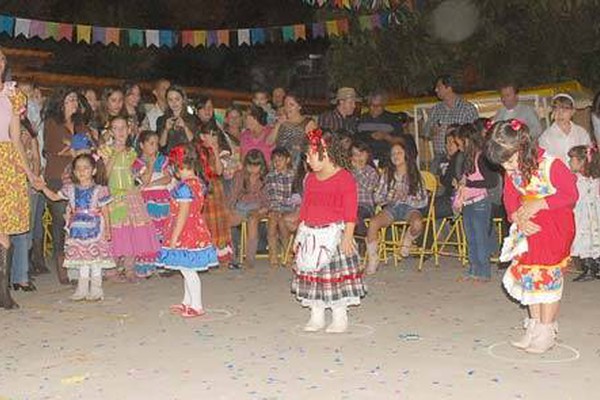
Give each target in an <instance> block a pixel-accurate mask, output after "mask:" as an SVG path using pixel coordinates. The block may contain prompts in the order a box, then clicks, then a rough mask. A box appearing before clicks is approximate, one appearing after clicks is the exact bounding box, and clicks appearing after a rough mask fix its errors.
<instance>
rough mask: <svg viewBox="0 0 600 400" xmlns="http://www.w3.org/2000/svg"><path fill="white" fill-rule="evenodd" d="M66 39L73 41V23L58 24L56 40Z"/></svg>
mask: <svg viewBox="0 0 600 400" xmlns="http://www.w3.org/2000/svg"><path fill="white" fill-rule="evenodd" d="M63 39H66V40H67V41H68V42H72V41H73V25H72V24H63V23H60V24H58V40H59V41H60V40H63Z"/></svg>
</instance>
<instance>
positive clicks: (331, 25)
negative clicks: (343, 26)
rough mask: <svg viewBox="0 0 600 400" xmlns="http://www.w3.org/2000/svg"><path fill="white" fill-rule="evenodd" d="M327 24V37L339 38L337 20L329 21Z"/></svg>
mask: <svg viewBox="0 0 600 400" xmlns="http://www.w3.org/2000/svg"><path fill="white" fill-rule="evenodd" d="M325 24H326V26H327V35H328V36H339V32H338V26H337V21H336V20H333V21H327V22H326V23H325Z"/></svg>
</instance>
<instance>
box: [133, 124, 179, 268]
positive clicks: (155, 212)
mask: <svg viewBox="0 0 600 400" xmlns="http://www.w3.org/2000/svg"><path fill="white" fill-rule="evenodd" d="M158 139H159V136H158V133H156V132H154V131H142V133H141V134H140V136H139V146H140V149H141V153H142V154H141V155H140V156H139V157H138V158H137V159H136V160H135V161H134V162H133V166H132V169H133V175H134V176H135V179H136V181H137V183H138V184H139V188H140V191H141V194H142V198H143V199H144V203H145V204H146V210H147V211H148V215H150V218H151V219H152V223H153V225H154V229H155V232H156V237H157V238H158V241H159V242H160V243H162V242H163V240H164V236H165V228H166V225H167V220H168V218H169V203H170V201H171V194H170V193H169V186H170V184H171V179H172V177H171V173H170V172H169V169H170V168H169V160H168V158H167V157H166V156H165V155H164V154H161V153H159V151H158V146H159V144H158ZM155 268H156V266H155V264H154V260H152V259H149V260H148V262H147V263H146V264H143V263H141V260H140V262H138V263H137V265H136V268H135V270H136V272H137V273H138V275H142V276H150V275H152V273H153V272H154V270H155Z"/></svg>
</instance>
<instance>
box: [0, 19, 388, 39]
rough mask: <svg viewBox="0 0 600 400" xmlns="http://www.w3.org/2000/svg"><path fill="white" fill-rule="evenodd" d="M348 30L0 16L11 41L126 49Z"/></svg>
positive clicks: (369, 26)
mask: <svg viewBox="0 0 600 400" xmlns="http://www.w3.org/2000/svg"><path fill="white" fill-rule="evenodd" d="M358 22H359V25H360V30H362V31H372V30H375V29H382V28H385V27H387V26H389V25H390V24H394V23H397V22H398V21H397V20H396V19H395V18H394V16H393V14H392V13H391V12H388V11H382V12H379V13H374V14H371V15H361V16H359V17H358ZM349 29H350V21H349V20H348V19H347V18H340V19H332V20H328V21H321V22H314V23H309V24H296V25H286V26H272V27H263V28H258V27H257V28H245V29H219V30H169V29H136V28H118V27H105V26H93V25H85V24H74V23H64V22H52V21H40V20H35V19H27V18H18V17H14V16H10V15H1V14H0V34H6V35H8V36H9V37H12V38H18V37H20V36H22V37H24V38H26V39H32V38H35V37H38V38H40V39H44V40H45V39H52V40H55V41H57V42H59V41H63V40H64V41H66V42H71V43H86V44H96V43H101V44H103V45H106V46H108V45H115V46H129V47H136V46H137V47H167V48H172V47H175V46H182V47H185V46H191V47H200V46H203V47H207V48H208V47H212V46H217V47H218V46H227V47H230V46H231V47H233V46H243V45H247V46H254V45H260V44H265V43H272V42H281V41H283V42H298V41H300V40H304V41H306V40H309V39H318V38H326V37H342V36H346V35H347V34H348V32H349Z"/></svg>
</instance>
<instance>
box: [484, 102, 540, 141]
mask: <svg viewBox="0 0 600 400" xmlns="http://www.w3.org/2000/svg"><path fill="white" fill-rule="evenodd" d="M509 119H518V120H521V121H523V122H525V124H526V125H527V127H528V128H529V133H531V136H532V137H533V138H534V139H537V138H539V137H540V135H541V133H542V125H541V124H540V120H539V118H538V115H537V113H536V112H535V110H534V108H533V107H531V106H530V105H528V104H522V103H518V104H517V105H516V106H515V108H513V109H512V110H509V109H507V108H506V107H502V108H501V109H499V110H498V112H497V113H496V115H495V116H494V122H497V121H507V120H509Z"/></svg>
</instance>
